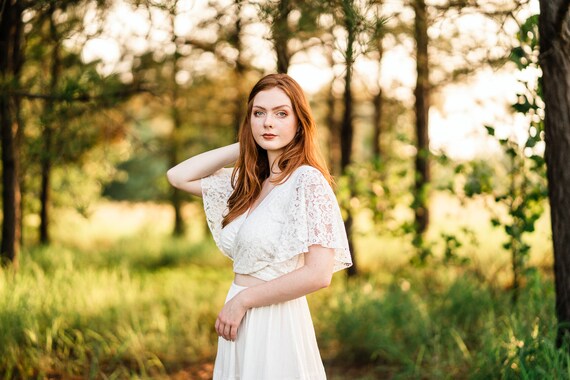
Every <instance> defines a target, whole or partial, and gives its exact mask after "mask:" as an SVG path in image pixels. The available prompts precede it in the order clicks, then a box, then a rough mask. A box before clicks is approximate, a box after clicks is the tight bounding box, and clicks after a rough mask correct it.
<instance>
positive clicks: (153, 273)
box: [0, 206, 570, 380]
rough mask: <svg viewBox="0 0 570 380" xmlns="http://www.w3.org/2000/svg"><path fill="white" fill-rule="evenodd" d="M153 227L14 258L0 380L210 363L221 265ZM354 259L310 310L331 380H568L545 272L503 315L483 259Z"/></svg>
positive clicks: (126, 373)
mask: <svg viewBox="0 0 570 380" xmlns="http://www.w3.org/2000/svg"><path fill="white" fill-rule="evenodd" d="M125 207H126V206H125ZM120 211H121V212H122V211H124V208H122V209H120ZM114 212H115V211H112V210H106V213H105V217H104V218H102V220H104V223H108V220H109V218H108V216H109V215H115V214H114ZM152 212H156V213H157V215H158V214H161V213H162V212H163V211H162V210H158V211H156V210H155V211H152ZM152 212H151V214H152ZM109 213H110V214H109ZM155 216H156V215H155ZM163 219H164V215H162V214H161V216H160V217H156V218H150V219H149V220H148V221H147V222H144V223H142V224H141V225H140V226H139V229H138V230H136V231H130V230H129V231H127V233H125V232H124V230H121V229H117V230H114V229H113V228H112V226H109V225H106V226H105V227H104V228H103V227H98V228H99V229H100V231H101V233H100V234H96V233H94V232H93V231H97V228H94V229H90V228H89V227H88V226H87V225H83V226H79V227H78V228H77V229H75V231H76V232H77V231H79V233H77V234H75V235H73V236H72V235H71V234H69V232H68V231H66V230H65V228H66V227H65V225H64V224H61V225H60V226H61V228H62V229H61V230H60V231H57V233H56V236H58V239H57V242H58V243H56V244H54V245H52V246H50V247H46V248H33V249H29V250H26V251H24V252H23V253H22V262H21V268H20V270H19V272H18V273H16V274H14V273H12V272H11V271H10V270H3V271H1V270H0V378H3V379H45V378H69V379H72V378H73V379H75V378H77V379H78V378H81V379H83V378H84V379H99V378H101V379H127V378H128V379H130V378H141V379H161V378H170V377H173V374H175V373H177V372H179V371H181V372H184V371H185V370H186V369H188V368H192V367H193V366H195V365H196V364H197V363H204V362H210V363H211V362H212V361H213V358H214V355H215V349H216V347H215V344H216V340H217V337H216V335H215V332H214V329H213V324H214V321H215V317H216V315H217V313H218V312H219V309H220V307H221V305H222V304H223V300H224V297H225V294H226V291H227V288H228V287H229V284H230V282H231V278H232V272H231V265H230V263H229V261H228V260H227V259H225V258H223V256H222V255H221V254H220V253H219V252H217V249H216V248H215V246H214V245H213V243H212V242H211V240H209V239H204V238H203V236H204V235H203V234H195V235H191V236H190V238H189V239H172V238H169V237H168V235H167V229H168V228H167V227H165V225H164V224H161V228H160V229H158V230H156V229H154V228H153V226H154V225H155V224H157V222H158V221H159V220H163ZM82 231H83V232H82ZM114 233H115V234H114ZM90 234H91V235H90ZM113 234H114V235H113ZM493 239H495V240H496V241H494V242H492V241H486V247H493V246H495V247H498V246H500V237H498V238H495V237H494V238H493ZM358 245H359V248H360V250H359V252H361V255H362V256H360V258H362V259H363V260H362V261H361V264H364V265H362V266H361V269H362V270H363V275H361V276H360V277H359V278H357V279H354V280H350V281H349V280H347V279H346V278H345V277H344V274H339V275H335V279H334V281H333V285H332V286H331V287H330V288H329V289H326V290H323V291H320V292H318V293H316V294H314V295H310V297H309V302H310V305H311V309H312V313H313V320H314V322H315V328H316V330H317V336H318V339H319V345H320V347H321V352H322V355H323V358H324V360H325V365H326V368H327V372H328V373H329V375H330V376H329V377H330V378H331V379H333V380H341V379H343V380H344V379H377V378H383V379H384V378H385V379H391V378H392V379H543V378H549V379H550V378H552V379H566V378H570V370H569V368H570V366H569V360H570V359H569V356H568V354H567V352H568V350H558V349H556V348H555V346H554V343H553V342H554V333H555V318H554V290H553V286H552V278H551V274H550V273H549V272H548V271H547V270H546V271H545V270H536V271H533V272H529V275H528V276H527V283H526V284H525V287H524V289H523V291H522V294H521V298H520V300H519V303H518V304H517V305H515V306H513V305H512V304H511V295H510V289H509V288H508V278H509V273H508V268H507V267H501V266H498V267H497V266H493V262H492V257H493V254H491V253H489V252H483V253H481V255H480V256H479V255H478V252H477V250H476V249H474V247H469V249H468V254H467V255H468V256H469V255H470V258H471V259H472V260H471V264H468V265H463V266H453V265H449V266H443V265H437V264H434V265H428V266H427V267H424V268H414V267H410V266H409V265H408V263H407V258H406V257H407V256H406V254H405V251H406V246H405V245H403V244H402V243H401V242H398V241H397V239H393V238H379V237H377V238H367V239H360V241H359V242H358ZM379 247H380V248H379ZM387 247H389V250H388V249H387ZM489 249H490V248H489ZM386 252H389V253H386ZM505 255H506V254H505ZM501 260H502V258H501ZM538 262H540V259H539V260H538ZM489 267H492V275H489V273H488V271H487V272H486V271H485V270H486V268H489ZM183 370H184V371H183ZM184 373H186V372H184Z"/></svg>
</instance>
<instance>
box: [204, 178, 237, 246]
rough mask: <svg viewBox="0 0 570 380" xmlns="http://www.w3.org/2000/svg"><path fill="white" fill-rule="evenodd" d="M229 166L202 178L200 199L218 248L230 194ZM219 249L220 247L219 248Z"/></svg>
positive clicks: (231, 189)
mask: <svg viewBox="0 0 570 380" xmlns="http://www.w3.org/2000/svg"><path fill="white" fill-rule="evenodd" d="M232 170H233V169H231V168H223V169H220V170H218V171H217V172H215V173H214V174H212V175H210V176H208V177H204V178H202V181H201V185H202V201H203V203H204V211H205V213H206V220H207V222H208V227H210V231H211V232H212V236H213V237H214V241H215V242H216V245H217V246H218V247H219V248H220V247H221V245H220V232H221V231H222V219H223V218H224V215H225V213H226V212H227V209H228V199H229V198H230V195H231V194H232V191H233V187H232V184H231V178H232ZM220 249H221V248H220Z"/></svg>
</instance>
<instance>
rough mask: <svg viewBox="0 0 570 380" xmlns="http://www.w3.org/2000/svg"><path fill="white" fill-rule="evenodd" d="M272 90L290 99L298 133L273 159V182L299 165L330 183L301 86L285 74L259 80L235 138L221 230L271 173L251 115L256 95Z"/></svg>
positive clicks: (247, 205)
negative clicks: (276, 172) (275, 172)
mask: <svg viewBox="0 0 570 380" xmlns="http://www.w3.org/2000/svg"><path fill="white" fill-rule="evenodd" d="M275 87H277V88H279V89H281V90H282V91H283V92H284V93H285V94H286V95H287V96H288V97H289V99H291V105H292V107H293V112H294V113H295V116H296V117H297V123H298V131H297V134H296V135H295V137H294V138H293V140H292V141H291V142H290V143H289V144H287V145H286V146H285V148H284V151H283V153H282V154H281V156H280V157H279V159H278V160H276V162H278V164H277V166H278V168H279V170H280V174H279V175H278V176H277V177H276V178H275V179H273V180H272V182H273V183H278V184H279V183H282V182H283V181H284V180H285V179H286V178H288V177H289V175H290V174H291V173H293V171H295V169H297V168H298V167H299V166H301V165H310V166H312V167H314V168H316V169H318V170H319V171H320V172H321V173H322V174H323V176H324V177H325V179H326V180H327V181H328V182H329V184H332V182H333V179H332V177H331V175H330V173H329V170H328V168H327V166H326V163H325V160H324V157H323V155H322V154H321V152H320V150H319V147H318V144H317V141H316V135H317V126H316V123H315V120H314V119H313V116H312V113H311V109H310V107H309V103H308V102H307V99H306V98H305V94H304V93H303V90H302V89H301V86H299V84H298V83H297V82H296V81H295V80H294V79H293V78H291V77H290V76H289V75H287V74H269V75H267V76H265V77H263V78H261V79H260V80H259V82H257V83H256V84H255V86H253V89H252V90H251V93H250V94H249V98H248V101H247V114H246V116H245V118H244V120H243V122H242V124H241V126H240V130H239V135H238V141H239V143H240V152H239V157H238V159H237V161H236V164H235V167H234V170H233V173H232V183H233V184H234V191H233V193H232V194H231V196H230V198H229V200H228V209H229V210H228V213H227V215H225V216H224V218H223V220H222V226H223V227H225V226H226V225H228V224H229V223H230V222H231V221H232V220H234V219H235V218H237V217H238V216H240V215H242V214H243V213H245V212H246V211H247V210H248V209H249V208H250V207H251V205H252V204H253V202H255V200H256V199H257V197H258V196H259V194H260V192H261V187H262V183H263V181H264V180H265V179H267V178H268V177H269V175H270V174H271V169H272V168H270V167H269V160H268V158H267V152H266V151H265V150H264V149H262V148H261V147H260V146H259V145H257V143H256V142H255V140H254V138H253V134H252V131H251V114H252V108H253V99H254V98H255V96H256V95H257V94H258V93H259V92H261V91H266V90H270V89H272V88H275Z"/></svg>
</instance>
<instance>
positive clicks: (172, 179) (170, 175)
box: [166, 168, 180, 187]
mask: <svg viewBox="0 0 570 380" xmlns="http://www.w3.org/2000/svg"><path fill="white" fill-rule="evenodd" d="M166 178H167V179H168V182H169V183H170V184H171V185H172V186H174V187H179V186H180V178H178V176H177V175H176V170H174V168H170V169H168V171H167V172H166Z"/></svg>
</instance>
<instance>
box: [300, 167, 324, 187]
mask: <svg viewBox="0 0 570 380" xmlns="http://www.w3.org/2000/svg"><path fill="white" fill-rule="evenodd" d="M291 178H292V179H293V181H292V182H295V183H301V184H305V185H307V184H317V183H318V184H326V185H328V181H327V180H326V178H325V176H324V175H323V173H322V172H321V171H320V170H319V169H317V168H315V167H314V166H311V165H301V166H299V167H298V168H297V169H295V170H294V171H293V173H292V174H291Z"/></svg>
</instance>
